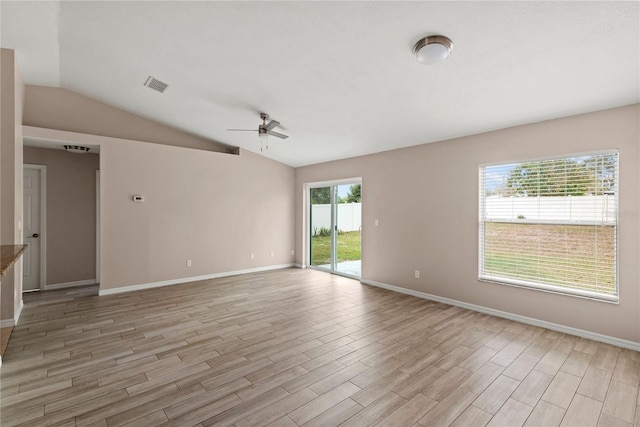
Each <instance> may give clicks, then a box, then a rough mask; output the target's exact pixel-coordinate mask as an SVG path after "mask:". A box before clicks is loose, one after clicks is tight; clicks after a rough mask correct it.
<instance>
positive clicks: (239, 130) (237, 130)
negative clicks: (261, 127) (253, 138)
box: [227, 129, 258, 132]
mask: <svg viewBox="0 0 640 427" xmlns="http://www.w3.org/2000/svg"><path fill="white" fill-rule="evenodd" d="M227 130H230V131H233V132H258V131H257V130H256V129H227Z"/></svg>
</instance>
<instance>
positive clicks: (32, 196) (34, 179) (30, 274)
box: [22, 165, 43, 292]
mask: <svg viewBox="0 0 640 427" xmlns="http://www.w3.org/2000/svg"><path fill="white" fill-rule="evenodd" d="M42 173H43V171H42V169H40V168H32V167H28V166H26V165H25V167H24V193H23V196H24V208H23V209H24V212H23V215H24V218H23V221H24V225H23V233H24V243H25V244H26V245H27V249H26V250H25V251H24V255H23V256H22V260H23V279H22V290H23V291H24V292H30V291H38V290H40V288H41V283H42V281H41V271H40V257H41V252H42V250H41V249H42V248H41V241H42V239H41V234H42V231H43V230H42V224H41V215H40V213H41V209H42V207H41V206H40V203H41V192H42V188H41V177H42Z"/></svg>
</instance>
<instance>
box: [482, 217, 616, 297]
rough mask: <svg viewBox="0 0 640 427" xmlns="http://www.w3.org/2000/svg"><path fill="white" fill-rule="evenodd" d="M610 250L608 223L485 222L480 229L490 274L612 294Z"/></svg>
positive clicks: (612, 240)
mask: <svg viewBox="0 0 640 427" xmlns="http://www.w3.org/2000/svg"><path fill="white" fill-rule="evenodd" d="M614 253H615V235H614V228H613V227H607V226H601V227H598V228H594V227H589V226H579V225H537V224H513V223H487V224H486V228H485V271H486V272H487V273H488V274H490V275H496V276H502V277H508V278H513V279H520V280H530V281H534V282H544V283H547V284H552V285H560V286H567V285H568V284H576V285H575V287H577V288H579V289H585V290H590V291H597V292H603V293H613V292H614V291H615V272H616V266H615V258H614ZM594 259H595V260H597V262H596V263H595V265H594Z"/></svg>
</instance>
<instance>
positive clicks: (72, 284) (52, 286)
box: [44, 279, 98, 291]
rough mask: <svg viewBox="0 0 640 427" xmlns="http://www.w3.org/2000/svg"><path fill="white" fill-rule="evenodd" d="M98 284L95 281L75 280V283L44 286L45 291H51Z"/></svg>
mask: <svg viewBox="0 0 640 427" xmlns="http://www.w3.org/2000/svg"><path fill="white" fill-rule="evenodd" d="M96 283H98V282H97V281H96V279H87V280H77V281H75V282H64V283H54V284H51V285H44V290H45V291H51V290H53V289H64V288H75V287H76V286H85V285H95V284H96Z"/></svg>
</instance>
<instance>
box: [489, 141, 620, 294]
mask: <svg viewBox="0 0 640 427" xmlns="http://www.w3.org/2000/svg"><path fill="white" fill-rule="evenodd" d="M479 175H480V176H479V182H480V185H479V187H480V188H479V190H480V194H479V207H480V221H479V245H480V248H479V249H480V250H479V279H480V280H482V281H490V282H497V283H504V284H509V285H515V286H523V287H530V288H535V289H541V290H546V291H551V292H559V293H566V294H572V295H577V296H582V297H587V298H595V299H600V300H606V301H613V302H617V301H618V275H617V234H618V153H617V152H613V151H609V152H605V153H597V154H586V155H573V156H569V157H560V158H554V159H547V160H536V161H527V162H520V163H508V164H496V165H481V166H480V167H479Z"/></svg>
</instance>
